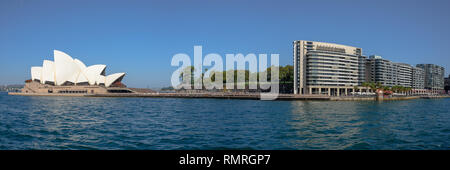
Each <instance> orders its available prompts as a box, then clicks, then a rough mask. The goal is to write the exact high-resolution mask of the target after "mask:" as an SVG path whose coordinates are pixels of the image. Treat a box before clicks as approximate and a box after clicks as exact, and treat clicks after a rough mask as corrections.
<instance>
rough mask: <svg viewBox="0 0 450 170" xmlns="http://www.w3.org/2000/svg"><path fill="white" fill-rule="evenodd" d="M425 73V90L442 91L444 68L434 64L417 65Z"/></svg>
mask: <svg viewBox="0 0 450 170" xmlns="http://www.w3.org/2000/svg"><path fill="white" fill-rule="evenodd" d="M417 67H419V68H422V69H423V70H424V72H425V86H424V87H425V89H429V90H437V91H442V90H444V74H445V69H444V67H441V66H438V65H435V64H417Z"/></svg>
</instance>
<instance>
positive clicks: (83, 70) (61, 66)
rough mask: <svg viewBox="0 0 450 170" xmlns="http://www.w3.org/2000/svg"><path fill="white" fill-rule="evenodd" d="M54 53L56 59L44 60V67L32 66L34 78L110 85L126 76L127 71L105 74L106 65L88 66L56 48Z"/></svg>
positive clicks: (58, 81) (60, 83)
mask: <svg viewBox="0 0 450 170" xmlns="http://www.w3.org/2000/svg"><path fill="white" fill-rule="evenodd" d="M53 53H54V56H53V57H54V59H55V61H49V60H44V62H43V63H42V67H32V68H31V79H32V80H40V81H41V83H46V82H54V83H55V85H58V86H59V85H63V84H64V83H65V82H72V83H74V84H77V83H85V82H88V83H89V84H90V85H99V84H105V86H106V87H109V86H110V85H111V84H112V83H114V82H116V81H120V80H122V78H123V77H124V76H125V73H115V74H111V75H108V76H105V69H106V65H103V64H97V65H92V66H88V67H87V66H86V65H85V64H84V63H83V62H82V61H80V60H78V59H73V58H72V57H70V56H69V55H67V54H66V53H64V52H61V51H58V50H54V51H53Z"/></svg>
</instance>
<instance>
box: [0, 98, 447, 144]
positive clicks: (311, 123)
mask: <svg viewBox="0 0 450 170" xmlns="http://www.w3.org/2000/svg"><path fill="white" fill-rule="evenodd" d="M449 104H450V98H447V99H435V100H426V99H417V100H405V101H388V102H374V101H361V102H348V101H346V102H329V101H256V100H221V99H164V98H161V99H159V98H82V97H25V96H8V95H7V94H6V93H0V149H446V150H448V149H450V105H449Z"/></svg>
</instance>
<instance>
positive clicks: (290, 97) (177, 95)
mask: <svg viewBox="0 0 450 170" xmlns="http://www.w3.org/2000/svg"><path fill="white" fill-rule="evenodd" d="M8 94H9V95H22V96H72V97H148V98H215V99H249V100H260V99H261V97H260V94H258V93H109V94H76V93H73V94H56V93H53V94H52V93H47V94H37V93H13V92H11V93H8ZM445 97H450V96H449V95H444V96H391V97H384V98H383V100H408V99H418V98H425V99H433V98H445ZM276 100H331V101H365V100H377V98H376V96H353V95H350V96H328V95H298V94H279V95H278V98H277V99H276Z"/></svg>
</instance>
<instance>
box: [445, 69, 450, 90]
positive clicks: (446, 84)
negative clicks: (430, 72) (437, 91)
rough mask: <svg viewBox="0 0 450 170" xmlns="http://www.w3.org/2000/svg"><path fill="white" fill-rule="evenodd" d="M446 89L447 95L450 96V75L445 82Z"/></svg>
mask: <svg viewBox="0 0 450 170" xmlns="http://www.w3.org/2000/svg"><path fill="white" fill-rule="evenodd" d="M444 89H445V93H447V94H448V91H449V90H450V74H449V75H448V77H447V78H445V80H444Z"/></svg>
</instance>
